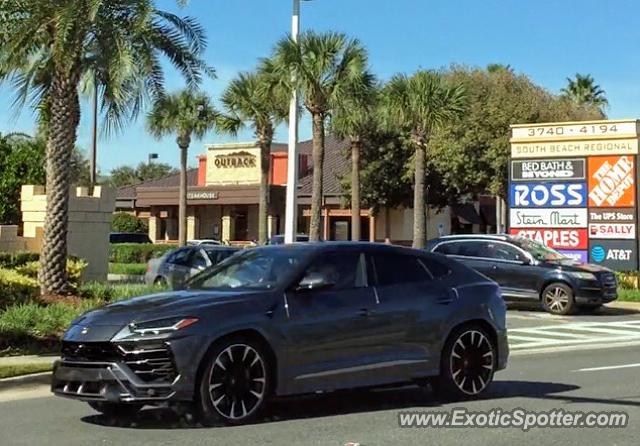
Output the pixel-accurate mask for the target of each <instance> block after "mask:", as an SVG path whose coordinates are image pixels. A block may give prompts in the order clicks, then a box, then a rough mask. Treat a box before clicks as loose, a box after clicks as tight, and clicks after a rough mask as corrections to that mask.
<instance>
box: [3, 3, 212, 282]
mask: <svg viewBox="0 0 640 446" xmlns="http://www.w3.org/2000/svg"><path fill="white" fill-rule="evenodd" d="M179 3H184V0H179ZM0 16H1V17H2V23H3V29H2V31H1V32H0V82H3V81H8V82H10V83H11V85H12V86H14V88H15V89H16V92H17V97H16V105H17V106H18V107H20V106H23V105H25V104H26V103H29V104H30V105H32V106H34V107H36V108H37V110H38V111H39V119H40V122H41V123H42V124H43V128H44V129H45V130H44V135H45V137H46V139H47V153H46V188H47V213H46V218H45V226H44V240H43V246H42V256H41V270H40V283H41V290H42V293H43V294H61V293H64V292H65V291H66V290H67V288H68V286H67V276H66V257H67V228H68V204H69V178H70V176H69V166H70V160H71V154H72V152H73V148H74V146H75V141H76V137H77V128H78V123H79V122H80V101H79V86H80V84H81V80H82V79H83V78H86V77H92V78H95V79H96V81H97V82H98V85H99V88H98V90H99V93H100V101H101V103H102V113H103V115H104V116H105V118H106V121H107V123H108V124H107V126H108V127H109V128H121V127H122V126H123V125H124V124H125V123H127V122H130V121H131V120H132V119H133V118H135V117H136V116H137V115H138V114H139V112H140V110H141V109H142V107H143V106H144V105H145V103H146V102H147V101H148V100H149V99H150V98H157V97H161V96H162V95H163V94H164V74H163V71H164V70H163V66H162V61H161V59H162V56H166V57H167V58H168V59H169V61H170V62H171V63H172V64H173V66H174V67H176V68H177V69H178V70H179V71H180V72H181V73H182V75H183V76H184V77H185V79H186V81H187V84H188V85H189V86H195V85H197V84H198V83H199V82H200V80H201V77H202V75H203V74H204V73H206V74H210V73H211V72H212V71H211V70H210V69H209V68H208V67H207V66H206V64H205V63H204V62H203V61H202V59H201V56H202V54H203V53H204V50H205V46H206V38H205V35H204V32H203V29H202V27H201V26H200V25H198V23H197V22H196V21H195V20H194V19H192V18H189V17H186V18H181V17H178V16H177V15H174V14H172V13H168V12H165V11H161V10H158V9H156V8H155V7H154V2H153V1H152V0H116V1H114V0H57V1H55V2H53V1H29V2H23V1H20V2H16V1H14V2H2V3H1V4H0Z"/></svg>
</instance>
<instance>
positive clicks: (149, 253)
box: [109, 243, 176, 263]
mask: <svg viewBox="0 0 640 446" xmlns="http://www.w3.org/2000/svg"><path fill="white" fill-rule="evenodd" d="M175 248H176V247H175V246H173V245H154V244H149V243H112V244H111V246H110V248H109V262H111V263H147V262H148V261H149V260H150V259H152V258H154V257H160V256H161V255H163V254H164V253H165V252H167V251H171V250H173V249H175Z"/></svg>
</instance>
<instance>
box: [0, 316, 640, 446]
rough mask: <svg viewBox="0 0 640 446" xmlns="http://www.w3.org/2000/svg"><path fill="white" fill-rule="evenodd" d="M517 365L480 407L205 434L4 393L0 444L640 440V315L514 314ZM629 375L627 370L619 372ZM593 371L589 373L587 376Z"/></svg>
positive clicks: (417, 401)
mask: <svg viewBox="0 0 640 446" xmlns="http://www.w3.org/2000/svg"><path fill="white" fill-rule="evenodd" d="M509 326H510V328H511V334H510V336H511V337H513V338H515V339H513V340H512V341H511V342H512V349H513V351H514V354H513V355H512V358H511V362H510V364H509V367H508V368H507V370H505V371H503V372H500V373H498V374H497V375H496V381H495V382H494V384H493V386H492V388H491V390H490V394H489V395H487V396H486V397H485V398H483V399H482V400H478V401H469V402H464V403H461V402H458V403H442V402H440V401H439V400H438V399H436V398H435V397H434V396H433V395H432V394H431V393H430V392H429V391H426V390H422V389H419V388H417V387H406V388H402V389H387V390H379V391H373V392H365V391H351V392H340V393H335V394H331V395H319V396H311V397H305V398H295V399H288V400H286V401H280V402H277V403H274V404H273V405H272V408H271V409H270V410H269V413H268V419H267V420H265V421H263V422H261V423H259V424H255V425H251V426H243V427H233V428H228V427H221V428H199V427H197V426H193V425H191V424H189V423H187V422H186V421H184V420H183V419H181V418H179V417H177V416H176V415H174V414H173V413H172V412H169V411H166V410H159V409H147V410H144V411H143V412H142V413H141V415H140V416H139V417H137V418H136V419H131V420H127V421H125V422H120V423H114V422H113V421H111V420H108V419H106V418H104V417H102V416H100V415H97V414H96V413H95V412H93V411H92V410H91V409H90V408H89V407H88V406H87V405H85V404H83V403H79V402H75V401H69V400H65V399H60V398H54V397H51V396H48V395H47V392H46V389H32V390H30V391H28V392H24V393H22V394H16V395H13V396H9V397H7V395H4V397H3V396H2V394H0V444H1V445H29V446H31V445H45V444H46V445H50V446H53V445H89V444H94V445H120V444H134V445H140V446H144V445H165V444H166V445H169V444H171V445H175V444H180V445H181V446H191V445H233V444H239V445H252V444H256V445H261V444H273V445H287V444H296V445H307V444H308V445H315V444H317V445H344V444H346V443H349V442H353V443H359V444H360V445H396V444H398V445H411V444H416V445H447V444H452V445H456V446H458V445H464V444H469V445H485V444H486V445H501V444H509V445H514V444H517V445H529V444H531V445H536V446H539V445H546V444H554V445H555V444H558V445H560V444H566V445H572V444H580V445H586V444H603V445H636V444H638V439H639V438H640V314H638V313H632V312H629V311H625V310H609V311H604V312H601V313H599V314H596V315H580V316H572V317H563V318H558V317H552V316H549V315H546V314H545V313H542V312H539V311H532V309H531V308H526V307H524V308H522V307H514V308H513V309H512V310H511V311H510V312H509ZM620 366H623V367H620ZM584 369H589V370H584ZM460 407H464V408H467V409H469V410H471V411H481V410H491V409H496V408H500V409H502V410H503V411H506V410H509V409H515V408H523V409H526V410H532V411H548V410H553V409H564V410H567V411H587V412H588V411H598V412H600V411H624V412H627V413H628V415H629V423H628V426H627V427H626V428H620V429H605V428H534V429H532V430H529V431H528V432H523V431H522V430H521V429H518V428H438V429H436V428H400V427H398V413H399V412H400V411H403V412H404V411H409V410H415V411H421V412H435V411H450V410H452V409H454V408H460Z"/></svg>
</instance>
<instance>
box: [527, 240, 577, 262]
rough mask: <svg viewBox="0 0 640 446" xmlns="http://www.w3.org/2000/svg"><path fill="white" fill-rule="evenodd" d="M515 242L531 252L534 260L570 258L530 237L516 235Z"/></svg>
mask: <svg viewBox="0 0 640 446" xmlns="http://www.w3.org/2000/svg"><path fill="white" fill-rule="evenodd" d="M515 242H516V244H517V245H518V246H520V247H521V248H522V249H524V250H525V251H527V252H528V253H529V254H531V255H532V256H533V258H534V259H536V260H547V261H549V260H551V261H559V260H570V258H569V257H567V256H565V255H563V254H560V253H559V252H558V251H556V250H554V249H551V248H549V247H548V246H546V245H543V244H542V243H539V242H536V241H535V240H531V239H530V238H526V237H517V238H515Z"/></svg>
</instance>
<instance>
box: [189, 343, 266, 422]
mask: <svg viewBox="0 0 640 446" xmlns="http://www.w3.org/2000/svg"><path fill="white" fill-rule="evenodd" d="M270 381H271V380H270V376H269V368H268V364H267V360H266V355H265V354H264V353H263V352H262V349H261V348H260V346H258V345H257V344H255V343H253V342H250V341H249V342H246V341H241V340H238V341H234V342H227V343H223V344H222V345H221V346H220V347H218V348H214V350H213V352H212V354H211V355H209V359H208V363H207V367H206V369H205V372H204V373H203V375H202V378H201V383H200V401H199V403H200V404H199V406H200V414H201V419H202V421H203V422H204V423H205V424H206V425H215V424H218V423H219V422H223V423H225V424H243V423H247V422H249V421H250V420H253V419H255V418H256V417H257V416H258V414H259V413H260V412H261V411H262V409H263V408H264V405H265V400H266V398H267V396H268V394H269V391H270V384H271V383H270Z"/></svg>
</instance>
